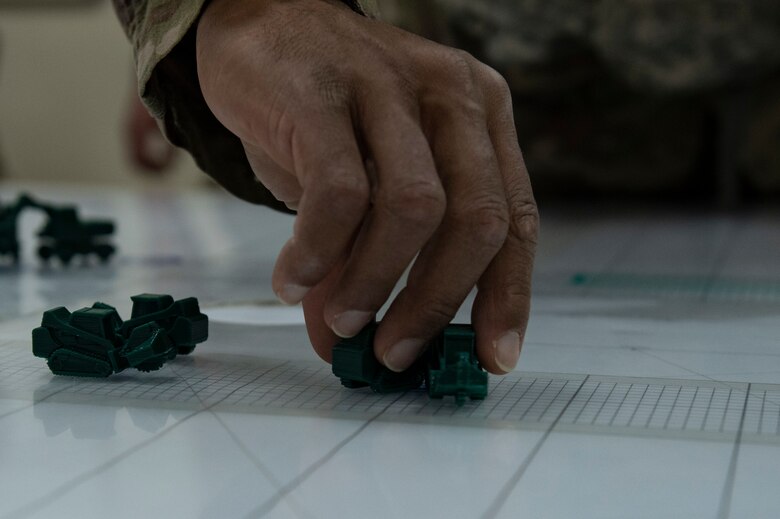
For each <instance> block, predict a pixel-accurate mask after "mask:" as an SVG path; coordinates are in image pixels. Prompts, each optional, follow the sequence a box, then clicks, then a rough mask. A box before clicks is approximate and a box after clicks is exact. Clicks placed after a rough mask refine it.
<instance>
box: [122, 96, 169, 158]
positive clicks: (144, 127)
mask: <svg viewBox="0 0 780 519" xmlns="http://www.w3.org/2000/svg"><path fill="white" fill-rule="evenodd" d="M131 96H132V97H131V99H130V106H129V107H128V111H127V119H126V123H125V126H126V129H125V133H126V139H127V141H126V142H127V151H128V156H129V157H130V160H131V161H132V163H133V165H134V166H136V167H137V168H138V169H139V170H140V171H142V172H144V173H162V172H164V171H165V170H167V169H168V168H169V167H170V165H171V163H172V162H173V159H174V156H175V155H176V148H174V147H173V145H172V144H171V143H169V142H168V141H167V140H166V139H165V137H164V136H163V134H162V132H161V131H160V128H159V127H158V126H157V121H155V119H154V117H152V116H151V115H150V114H149V112H147V111H146V107H145V106H144V105H143V104H142V103H141V100H140V99H138V95H137V94H136V93H135V92H133V93H132V94H131Z"/></svg>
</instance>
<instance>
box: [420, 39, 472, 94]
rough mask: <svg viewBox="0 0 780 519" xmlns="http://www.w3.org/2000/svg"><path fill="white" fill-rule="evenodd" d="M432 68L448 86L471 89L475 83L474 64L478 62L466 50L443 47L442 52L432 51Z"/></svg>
mask: <svg viewBox="0 0 780 519" xmlns="http://www.w3.org/2000/svg"><path fill="white" fill-rule="evenodd" d="M431 58H432V60H433V62H434V63H433V64H432V65H433V66H432V67H431V68H432V70H434V71H435V72H437V73H438V74H439V75H440V76H441V79H443V80H445V81H446V82H447V83H448V86H450V87H453V86H455V87H461V88H466V89H468V90H471V89H473V87H474V85H475V84H476V78H475V75H474V64H475V63H478V62H477V60H476V59H474V57H473V56H472V55H471V54H469V53H468V52H466V51H464V50H460V49H451V48H446V47H445V48H444V51H443V52H437V53H434V54H433V55H432V56H431Z"/></svg>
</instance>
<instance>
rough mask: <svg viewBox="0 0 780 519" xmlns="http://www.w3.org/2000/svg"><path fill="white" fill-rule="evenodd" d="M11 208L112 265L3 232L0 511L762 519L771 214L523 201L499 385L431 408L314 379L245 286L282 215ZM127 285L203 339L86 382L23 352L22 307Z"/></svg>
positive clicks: (779, 310) (192, 209)
mask: <svg viewBox="0 0 780 519" xmlns="http://www.w3.org/2000/svg"><path fill="white" fill-rule="evenodd" d="M35 193H36V194H37V195H39V196H40V197H41V198H45V199H49V200H53V201H60V202H66V201H79V202H80V203H81V204H83V208H84V212H85V214H87V215H93V216H109V217H114V218H116V219H117V220H118V222H119V225H120V227H119V231H118V237H117V242H118V244H119V245H120V247H121V253H120V254H119V256H118V257H117V258H116V259H115V260H114V261H113V262H112V263H111V264H110V265H108V266H97V267H88V268H87V267H78V266H77V267H74V268H71V269H60V268H51V269H45V268H42V267H41V266H39V265H38V263H37V261H36V260H35V258H34V256H33V253H34V239H32V234H33V232H34V230H35V228H36V227H37V226H38V225H39V224H40V219H36V218H35V217H26V218H25V219H24V221H23V227H24V229H23V230H22V232H21V236H22V239H23V240H24V243H25V248H24V250H25V257H24V260H23V262H22V265H21V266H20V267H18V268H3V269H0V292H1V293H2V294H3V295H2V298H0V497H2V499H0V517H3V518H5V517H9V518H10V517H13V518H17V517H79V518H82V517H83V518H90V517H114V518H119V517H128V518H129V517H166V518H172V517H174V518H175V517H183V518H189V517H280V518H287V517H290V518H311V517H315V518H319V517H338V518H350V517H355V518H365V517H372V518H374V517H376V518H382V517H404V518H406V517H452V518H459V517H464V518H471V517H486V518H490V517H502V518H503V517H534V518H535V517H544V518H547V517H551V518H556V517H561V518H571V517H577V518H591V517H592V518H606V517H615V518H623V517H648V518H656V517H681V518H698V517H702V518H718V519H721V518H727V517H731V518H741V517H750V518H776V517H778V516H780V495H779V494H778V493H777V492H776V491H775V487H776V482H777V480H778V478H779V477H780V468H778V467H780V214H778V213H771V212H765V211H760V212H756V213H753V214H742V215H740V216H735V217H728V216H723V215H712V216H702V215H693V216H691V215H684V214H670V213H655V214H653V213H641V214H633V215H623V216H616V215H582V214H563V213H561V214H557V213H555V212H554V211H552V212H550V211H548V212H547V213H546V215H545V216H546V218H545V222H544V223H545V225H544V234H543V238H542V242H541V245H540V251H539V258H538V261H537V273H536V280H535V300H534V309H533V317H532V320H531V324H530V327H529V330H528V334H527V338H526V345H525V349H524V351H523V355H522V356H521V360H520V363H521V364H520V367H519V369H520V371H519V372H517V373H514V374H512V375H510V376H508V377H505V378H503V379H500V378H492V379H491V395H490V396H489V398H488V399H487V400H486V401H485V402H483V403H474V402H469V403H467V404H466V406H464V407H463V408H462V409H456V408H455V407H454V405H453V404H452V403H451V402H448V401H444V402H430V401H428V399H427V397H426V396H425V395H424V394H422V393H421V392H416V393H410V394H407V395H373V394H370V393H368V392H366V391H355V392H351V391H348V390H346V389H343V388H341V386H340V385H339V383H338V380H336V379H335V378H334V377H332V376H331V375H330V374H329V373H328V368H327V367H326V366H324V365H323V364H322V363H321V362H320V361H318V360H317V359H316V357H315V355H314V353H313V352H312V351H311V350H310V347H309V346H308V344H307V338H306V333H305V330H304V329H303V327H302V326H301V324H300V323H301V314H300V311H299V310H298V309H288V308H283V307H280V306H278V305H277V304H275V303H274V302H273V301H274V297H273V293H272V291H271V290H270V273H271V269H272V267H273V262H274V258H275V255H276V253H277V251H278V250H279V248H280V247H281V245H282V244H283V243H284V240H285V239H286V238H287V236H288V234H289V232H290V229H291V227H292V219H291V218H290V217H287V216H284V215H278V214H274V213H272V212H271V211H268V210H265V209H262V208H256V207H252V206H249V205H246V204H243V203H241V202H238V201H235V200H232V199H230V198H229V197H227V196H224V195H222V194H220V193H216V192H213V193H204V192H192V193H184V194H181V195H180V196H178V197H175V198H170V197H167V196H162V195H154V194H148V193H147V194H140V193H139V194H131V193H121V192H107V191H100V190H88V189H87V190H85V189H78V190H75V189H67V188H57V189H54V188H48V189H46V188H37V189H36V191H35ZM12 194H13V191H12V190H8V189H6V190H4V191H3V193H2V199H3V200H6V201H7V200H8V198H9V197H11V196H12ZM575 275H578V276H579V277H578V278H576V279H575V278H574V276H575ZM576 280H579V281H576ZM139 292H158V293H171V294H173V295H174V296H175V297H184V296H189V295H194V296H197V297H198V298H199V300H200V302H201V305H202V307H203V308H204V309H206V311H207V313H209V314H210V315H211V316H212V318H211V330H210V339H209V341H208V342H207V343H205V344H202V345H200V346H198V348H197V349H196V350H195V353H194V354H193V355H192V356H191V357H187V358H181V357H180V358H177V359H176V360H175V361H174V362H172V363H170V364H169V365H167V366H166V367H164V368H163V369H162V370H160V371H158V372H155V373H149V374H144V373H139V372H135V371H126V372H124V373H122V374H120V375H116V376H113V377H111V378H109V379H107V380H101V381H95V380H77V379H69V378H63V377H56V376H53V375H51V373H50V372H49V371H48V369H47V368H46V366H45V362H44V361H43V360H42V359H37V358H34V357H33V356H32V355H31V353H30V338H29V337H30V330H31V329H32V328H33V327H34V326H36V325H37V324H38V322H39V321H40V315H41V312H42V311H43V310H45V309H47V308H50V307H53V306H59V305H64V306H67V307H69V308H70V309H75V308H78V307H79V306H83V305H88V304H91V303H92V302H94V301H96V300H102V301H104V302H107V303H110V304H113V305H115V306H117V307H118V309H119V311H120V313H121V314H122V315H127V314H128V313H129V309H130V300H129V296H130V295H133V294H135V293H139ZM467 316H468V308H464V309H463V311H462V312H461V320H462V319H463V318H464V317H467Z"/></svg>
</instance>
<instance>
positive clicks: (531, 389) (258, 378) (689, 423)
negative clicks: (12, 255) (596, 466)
mask: <svg viewBox="0 0 780 519" xmlns="http://www.w3.org/2000/svg"><path fill="white" fill-rule="evenodd" d="M47 380H48V381H47ZM490 384H491V390H490V394H489V396H488V398H487V399H485V400H484V401H481V402H480V401H468V402H467V403H466V404H465V405H464V406H463V407H462V408H458V407H456V406H455V405H454V403H453V402H452V400H451V399H444V400H432V399H429V398H428V396H427V393H426V392H425V391H424V389H420V390H417V391H410V392H407V393H404V394H403V395H400V396H399V395H378V394H375V393H372V392H370V391H369V390H367V389H364V390H357V391H355V390H348V389H345V388H342V387H341V386H340V384H339V383H338V380H337V379H336V378H335V377H334V376H333V375H332V374H331V373H330V369H329V367H327V366H322V365H321V364H319V363H300V362H290V361H284V360H278V359H263V358H247V357H245V356H239V358H235V357H234V356H231V355H224V354H203V355H199V356H197V357H189V358H179V359H177V361H175V362H172V363H170V364H168V365H166V366H165V367H163V368H162V369H161V370H159V371H157V372H154V373H148V374H140V373H134V372H132V371H128V372H125V373H122V374H120V375H115V376H114V377H112V378H108V379H76V378H70V377H59V376H55V375H52V374H50V372H49V371H48V368H47V367H46V365H45V362H44V361H43V360H42V359H37V358H35V357H33V356H32V355H31V354H30V352H29V351H28V349H27V347H26V345H24V344H22V343H18V342H17V343H7V344H5V345H4V346H2V347H0V393H2V394H4V395H7V396H10V397H16V398H22V399H31V400H32V401H33V402H41V401H72V402H89V403H96V402H97V403H103V404H105V405H116V404H117V403H120V404H121V405H130V406H132V405H144V402H146V403H147V404H149V403H151V404H154V405H163V406H164V405H166V404H167V405H173V406H185V407H187V406H194V407H196V408H199V407H212V406H216V407H217V408H218V409H224V410H235V411H241V412H254V413H294V414H316V415H321V414H327V415H329V416H334V417H344V418H361V419H362V418H366V417H371V416H375V415H377V414H380V415H381V416H379V417H378V418H379V419H390V420H410V421H417V420H425V421H432V422H435V423H445V424H452V425H478V426H507V425H508V426H515V427H521V428H529V429H547V428H548V427H550V426H551V425H553V424H554V425H555V427H556V429H557V430H564V431H572V432H587V433H602V434H603V433H618V434H629V435H631V434H639V435H668V436H674V437H695V438H697V439H702V438H707V439H723V440H729V441H731V440H733V438H734V436H735V435H736V434H737V433H739V432H740V431H741V434H742V441H748V442H759V443H766V442H769V443H780V385H773V384H746V383H725V382H716V381H701V380H672V379H644V378H632V377H613V376H595V375H589V376H586V375H566V374H549V373H546V374H538V373H523V372H518V373H513V374H510V375H508V376H505V377H493V378H491V381H490ZM31 405H34V404H31Z"/></svg>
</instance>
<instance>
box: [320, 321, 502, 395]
mask: <svg viewBox="0 0 780 519" xmlns="http://www.w3.org/2000/svg"><path fill="white" fill-rule="evenodd" d="M376 328H377V324H376V323H373V324H370V325H368V326H367V327H365V328H364V329H363V330H362V331H361V332H360V333H359V334H358V335H356V336H355V337H352V338H350V339H344V340H342V341H341V342H339V343H338V344H337V345H336V346H335V347H334V348H333V374H334V375H336V376H337V377H339V378H340V379H341V383H342V384H343V385H344V386H345V387H348V388H360V387H366V386H368V387H370V388H371V389H372V390H373V391H375V392H377V393H393V392H399V391H408V390H411V389H417V388H419V387H420V386H422V384H423V383H425V386H426V388H427V389H428V396H430V397H431V398H443V397H445V396H453V397H455V402H456V403H457V404H458V405H459V406H460V405H463V404H464V403H465V402H466V398H471V399H472V400H482V399H484V398H485V397H486V396H487V393H488V375H487V373H486V372H485V370H483V369H482V367H481V366H480V365H479V362H478V361H477V356H476V353H475V351H474V337H475V336H474V329H473V328H472V327H471V326H470V325H466V324H451V325H449V326H447V328H445V329H444V331H443V332H442V333H441V334H439V335H438V336H437V337H436V338H435V339H434V340H433V341H432V342H431V344H430V345H429V348H428V350H427V352H426V353H425V354H424V355H423V356H421V357H420V358H419V359H418V360H417V361H416V362H415V363H414V364H413V365H412V366H411V367H410V368H409V369H407V370H406V371H404V372H401V373H396V372H394V371H391V370H389V369H387V368H386V367H385V366H383V365H382V364H380V363H379V361H377V360H376V357H375V356H374V334H375V333H376Z"/></svg>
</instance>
